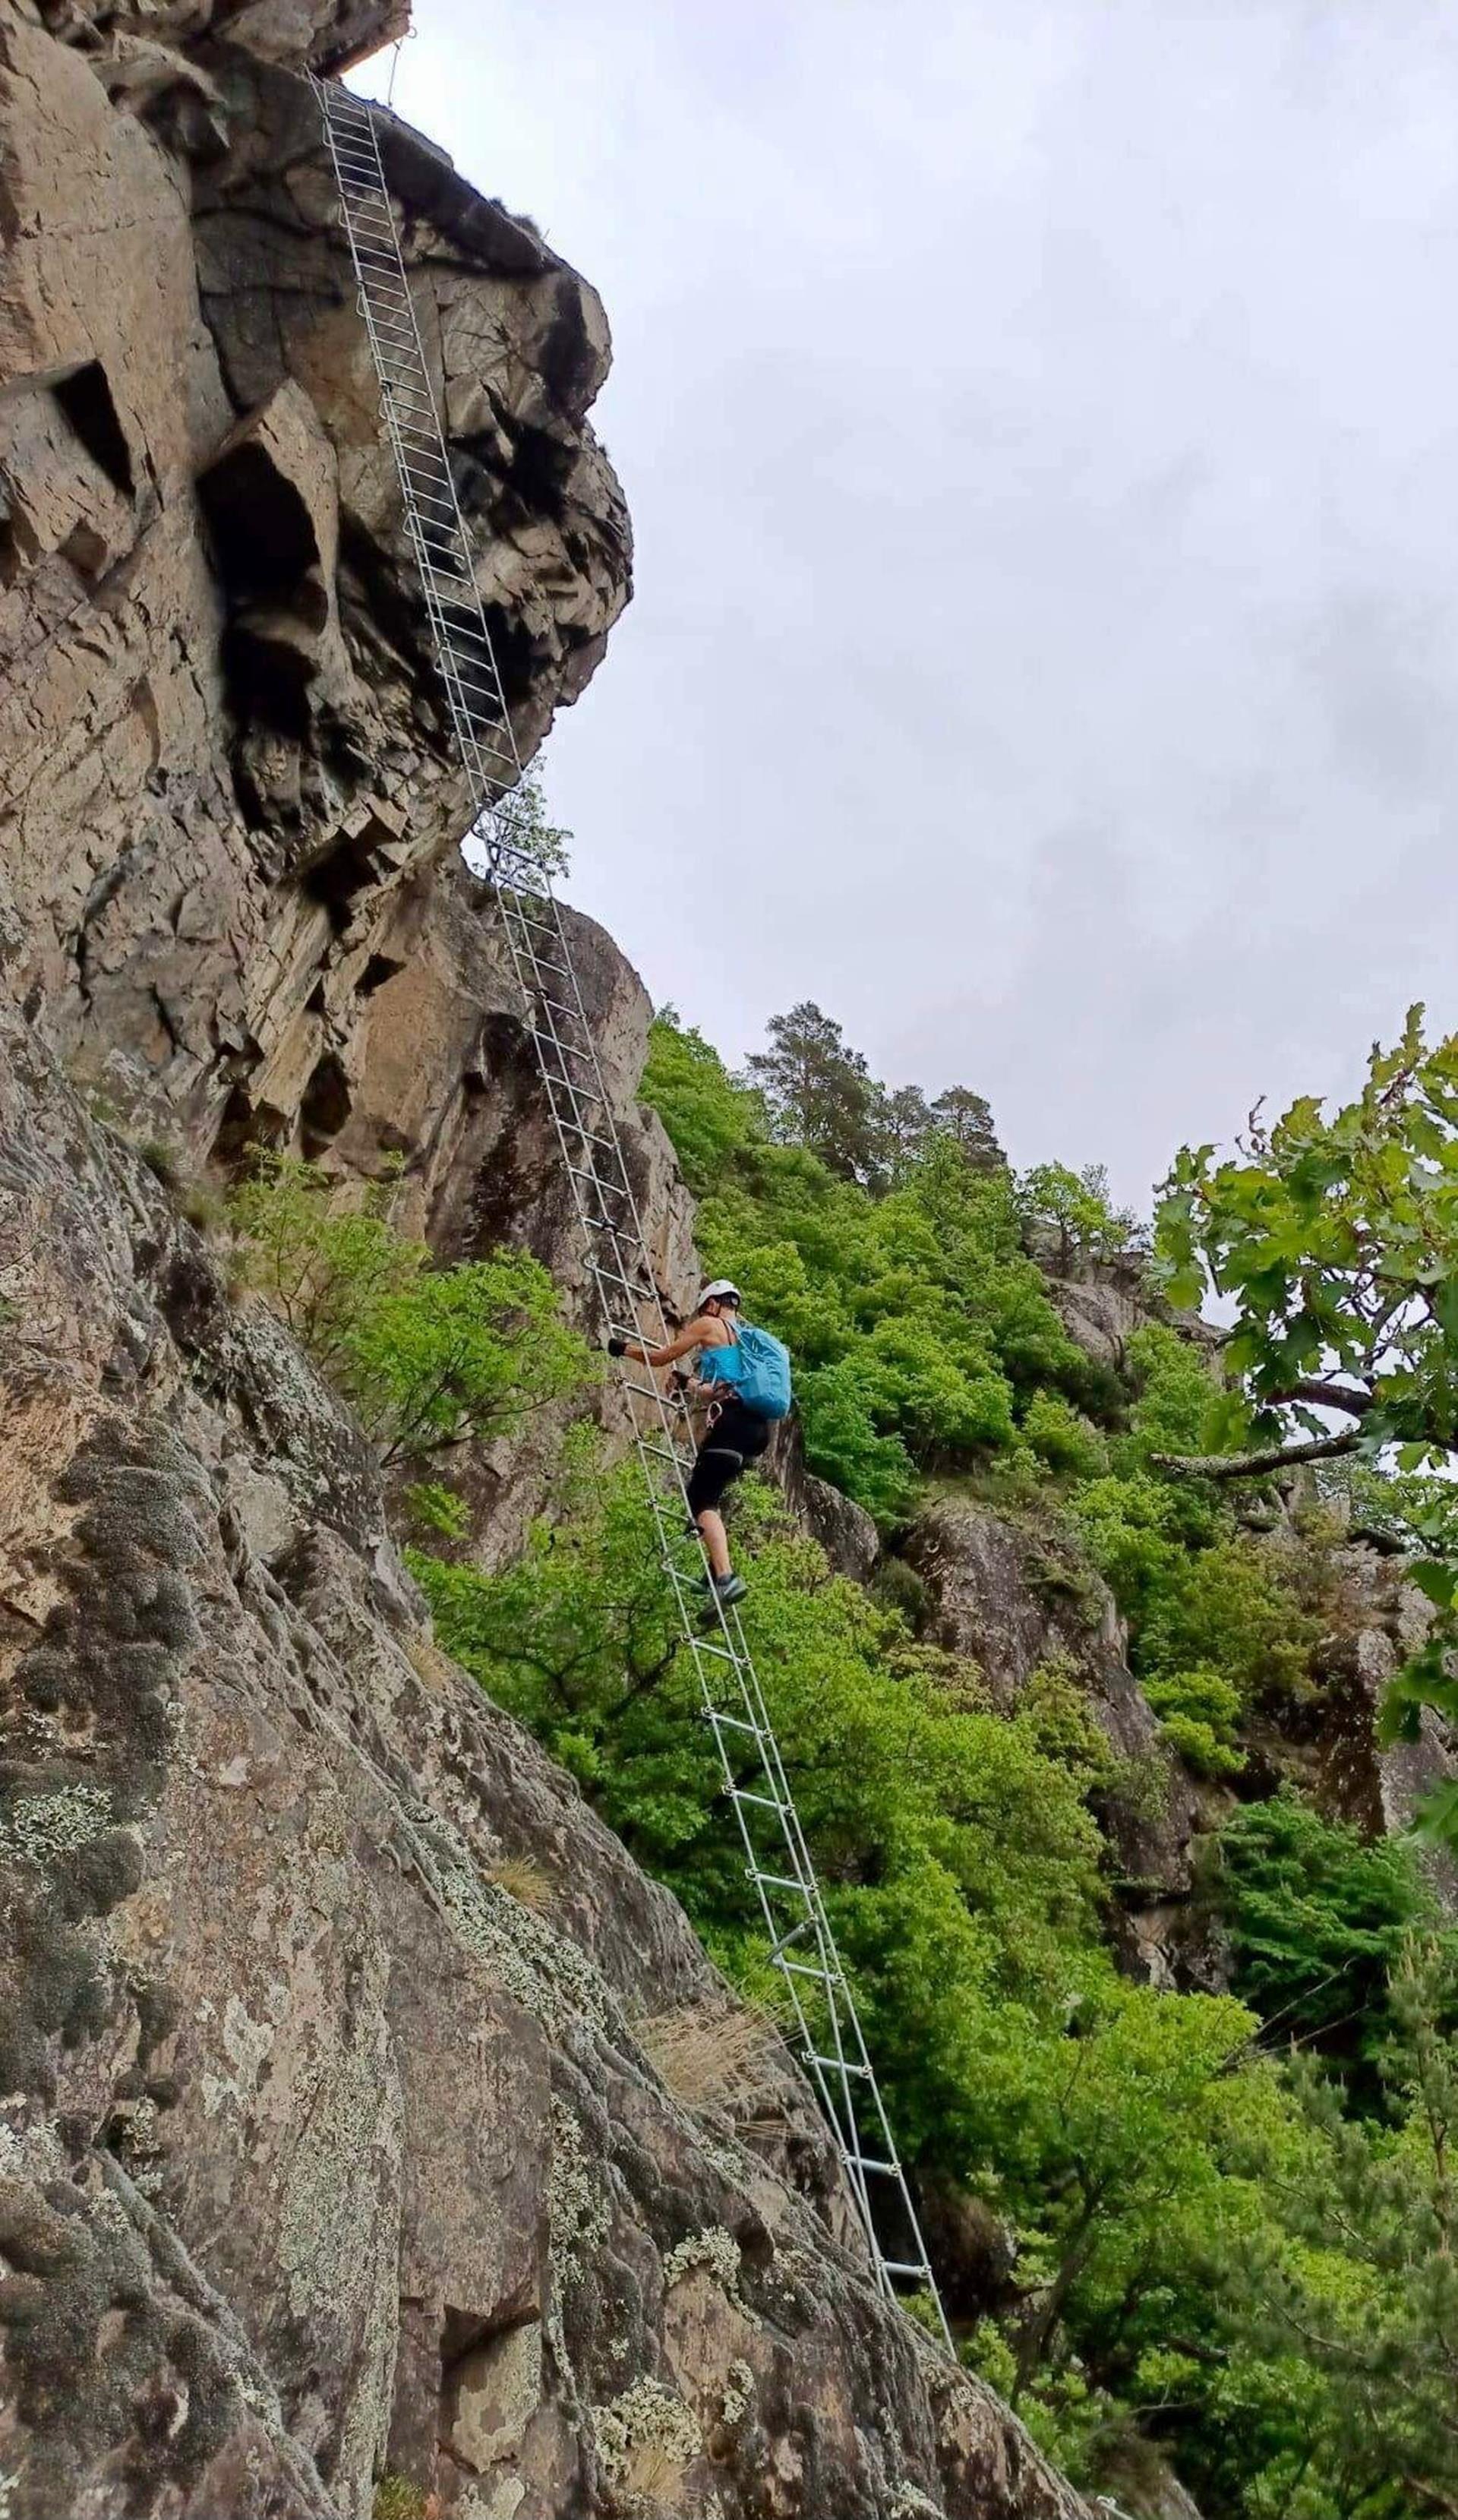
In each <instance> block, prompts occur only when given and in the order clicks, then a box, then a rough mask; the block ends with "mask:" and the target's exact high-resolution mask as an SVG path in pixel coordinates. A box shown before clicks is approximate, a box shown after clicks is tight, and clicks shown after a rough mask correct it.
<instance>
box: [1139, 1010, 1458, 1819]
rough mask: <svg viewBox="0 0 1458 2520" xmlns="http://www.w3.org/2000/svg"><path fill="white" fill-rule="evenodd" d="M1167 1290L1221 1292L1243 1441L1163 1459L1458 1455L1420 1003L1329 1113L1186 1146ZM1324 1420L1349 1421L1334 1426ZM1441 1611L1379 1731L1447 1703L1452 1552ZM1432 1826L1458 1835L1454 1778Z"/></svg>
mask: <svg viewBox="0 0 1458 2520" xmlns="http://www.w3.org/2000/svg"><path fill="white" fill-rule="evenodd" d="M1157 1234H1158V1248H1159V1251H1160V1254H1161V1257H1162V1259H1163V1262H1164V1265H1165V1268H1166V1272H1167V1283H1168V1285H1169V1290H1170V1293H1171V1296H1172V1298H1173V1299H1174V1300H1175V1301H1176V1302H1179V1303H1198V1302H1199V1301H1200V1299H1201V1297H1202V1295H1203V1294H1204V1293H1205V1291H1206V1290H1207V1289H1213V1290H1214V1291H1215V1293H1216V1294H1218V1295H1220V1296H1221V1297H1223V1298H1224V1299H1225V1300H1226V1301H1227V1302H1230V1303H1233V1305H1234V1307H1235V1316H1236V1318H1235V1326H1234V1328H1233V1330H1232V1331H1231V1334H1230V1336H1229V1339H1228V1340H1227V1342H1226V1346H1225V1353H1224V1361H1225V1366H1226V1370H1227V1372H1228V1373H1230V1374H1232V1375H1233V1376H1235V1377H1237V1378H1238V1380H1239V1381H1240V1383H1241V1384H1242V1386H1243V1388H1244V1390H1245V1391H1246V1393H1247V1394H1248V1396H1249V1399H1250V1402H1251V1406H1252V1413H1253V1414H1252V1419H1251V1432H1252V1435H1253V1438H1254V1442H1253V1444H1252V1445H1248V1446H1247V1447H1245V1448H1244V1449H1242V1450H1240V1451H1238V1452H1233V1453H1231V1452H1223V1453H1221V1454H1220V1455H1218V1456H1217V1457H1216V1458H1214V1459H1205V1458H1203V1457H1195V1458H1193V1459H1192V1458H1190V1457H1188V1456H1172V1457H1171V1460H1170V1462H1169V1463H1168V1464H1167V1465H1168V1466H1169V1467H1171V1468H1172V1469H1174V1470H1176V1471H1179V1472H1182V1473H1185V1474H1189V1473H1197V1474H1199V1475H1201V1476H1203V1477H1206V1478H1216V1479H1228V1478H1252V1477H1256V1476H1259V1475H1263V1474H1265V1473H1268V1472H1270V1471H1272V1470H1280V1469H1284V1468H1285V1467H1287V1466H1288V1465H1289V1464H1292V1463H1300V1462H1311V1461H1318V1460H1328V1459H1331V1458H1333V1457H1339V1456H1341V1455H1344V1454H1347V1453H1351V1452H1355V1451H1357V1450H1358V1449H1359V1448H1360V1450H1361V1451H1362V1452H1363V1453H1364V1454H1365V1455H1366V1456H1368V1457H1369V1458H1372V1459H1377V1458H1379V1457H1380V1456H1381V1455H1382V1453H1383V1451H1384V1448H1385V1447H1395V1448H1396V1460H1397V1463H1398V1465H1399V1467H1400V1468H1401V1469H1403V1470H1404V1471H1414V1470H1420V1469H1424V1468H1440V1467H1443V1466H1445V1465H1447V1464H1448V1463H1451V1461H1452V1459H1453V1457H1454V1455H1455V1452H1458V1036H1453V1037H1450V1038H1449V1039H1447V1040H1445V1041H1441V1042H1438V1043H1436V1044H1435V1045H1433V1046H1430V1045H1429V1044H1428V1042H1427V1041H1426V1040H1425V1038H1424V1033H1423V1023H1422V1009H1421V1008H1417V1007H1415V1008H1413V1009H1412V1011H1411V1012H1410V1013H1409V1015H1408V1018H1407V1023H1406V1025H1405V1027H1404V1030H1403V1033H1402V1037H1401V1039H1400V1041H1399V1042H1398V1043H1397V1044H1396V1046H1395V1047H1394V1048H1393V1049H1392V1050H1387V1051H1385V1050H1382V1049H1381V1048H1377V1049H1374V1051H1373V1053H1372V1056H1371V1059H1370V1061H1369V1063H1368V1069H1367V1075H1366V1079H1365V1082H1364V1084H1363V1086H1362V1089H1361V1092H1360V1093H1359V1094H1358V1095H1357V1096H1356V1097H1355V1099H1354V1100H1353V1101H1352V1102H1348V1103H1345V1104H1343V1105H1341V1106H1340V1107H1339V1108H1338V1109H1336V1110H1335V1111H1334V1112H1333V1113H1331V1115H1330V1116H1328V1115H1327V1114H1326V1113H1325V1111H1324V1109H1323V1106H1322V1104H1321V1102H1320V1101H1319V1100H1318V1099H1317V1098H1316V1097H1314V1096H1305V1097H1303V1099H1302V1100H1301V1101H1299V1102H1294V1103H1293V1104H1292V1105H1291V1107H1290V1109H1289V1110H1288V1111H1287V1112H1285V1114H1284V1115H1283V1116H1282V1118H1281V1119H1279V1120H1278V1121H1276V1122H1275V1123H1274V1124H1272V1125H1267V1124H1265V1123H1264V1122H1263V1121H1261V1120H1260V1119H1259V1117H1258V1118H1257V1119H1256V1120H1255V1121H1254V1122H1253V1124H1252V1127H1251V1131H1250V1134H1249V1137H1248V1139H1247V1141H1246V1143H1245V1144H1244V1145H1243V1147H1242V1148H1241V1149H1240V1150H1239V1153H1238V1155H1237V1156H1235V1157H1233V1158H1226V1159H1224V1160H1218V1159H1217V1158H1216V1154H1215V1148H1212V1147H1208V1146H1206V1147H1197V1148H1188V1147H1187V1148H1183V1149H1182V1151H1181V1152H1180V1154H1179V1155H1178V1156H1177V1157H1176V1159H1175V1162H1174V1165H1173V1167H1172V1169H1171V1174H1170V1177H1169V1180H1168V1182H1167V1183H1166V1184H1165V1186H1164V1190H1163V1193H1162V1195H1161V1199H1160V1205H1159V1212H1158V1218H1157ZM1332 1418H1339V1419H1341V1420H1342V1421H1344V1422H1343V1423H1342V1424H1341V1425H1340V1426H1339V1427H1337V1428H1335V1429H1334V1428H1333V1425H1332V1423H1331V1420H1332ZM1414 1572H1415V1576H1416V1580H1417V1581H1418V1582H1419V1583H1420V1584H1421V1585H1422V1586H1423V1587H1424V1589H1425V1590H1426V1591H1427V1592H1428V1593H1429V1596H1430V1598H1431V1599H1432V1600H1433V1602H1434V1604H1435V1606H1436V1611H1437V1613H1438V1615H1437V1617H1436V1620H1435V1622H1434V1626H1433V1629H1432V1632H1431V1633H1430V1636H1429V1639H1428V1643H1427V1644H1426V1645H1425V1647H1424V1648H1423V1649H1422V1650H1421V1651H1420V1652H1419V1654H1417V1655H1416V1656H1415V1657H1414V1659H1413V1660H1412V1661H1411V1662H1410V1663H1409V1665H1408V1666H1407V1669H1406V1670H1405V1672H1404V1673H1403V1674H1402V1675H1401V1676H1400V1677H1399V1680H1398V1682H1397V1684H1396V1686H1395V1687H1394V1688H1393V1689H1392V1692H1391V1694H1390V1699H1389V1710H1388V1726H1389V1731H1390V1733H1401V1734H1402V1735H1403V1736H1404V1737H1407V1738H1412V1737H1414V1736H1415V1735H1416V1733H1417V1731H1418V1729H1419V1726H1420V1724H1421V1721H1422V1716H1423V1711H1424V1708H1425V1707H1428V1706H1432V1707H1435V1708H1436V1709H1437V1711H1438V1712H1440V1713H1441V1714H1443V1715H1445V1716H1447V1717H1449V1718H1452V1717H1455V1716H1458V1681H1455V1680H1454V1678H1453V1675H1452V1667H1451V1657H1452V1654H1453V1652H1454V1649H1455V1647H1458V1557H1455V1556H1454V1555H1452V1554H1451V1553H1437V1554H1435V1556H1434V1557H1433V1558H1432V1559H1431V1560H1430V1561H1428V1562H1426V1563H1420V1564H1419V1565H1418V1566H1417V1567H1416V1568H1415V1570H1414ZM1429 1818H1430V1824H1431V1825H1432V1826H1433V1827H1434V1828H1435V1829H1436V1830H1438V1831H1439V1832H1441V1833H1443V1834H1445V1835H1448V1836H1458V1785H1453V1786H1449V1787H1447V1788H1445V1789H1444V1790H1443V1792H1442V1793H1441V1794H1440V1795H1439V1796H1438V1797H1436V1799H1435V1802H1434V1804H1433V1806H1432V1807H1431V1811H1430V1815H1429Z"/></svg>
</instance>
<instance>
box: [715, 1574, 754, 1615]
mask: <svg viewBox="0 0 1458 2520" xmlns="http://www.w3.org/2000/svg"><path fill="white" fill-rule="evenodd" d="M712 1589H713V1592H714V1595H715V1598H716V1599H717V1600H718V1601H719V1602H720V1604H721V1605H722V1607H723V1608H725V1609H726V1610H727V1609H728V1608H729V1603H730V1602H731V1601H742V1600H743V1598H744V1596H745V1594H746V1593H747V1592H748V1590H749V1586H748V1585H747V1584H746V1583H745V1581H744V1578H743V1576H742V1575H716V1576H715V1578H714V1582H713V1587H712Z"/></svg>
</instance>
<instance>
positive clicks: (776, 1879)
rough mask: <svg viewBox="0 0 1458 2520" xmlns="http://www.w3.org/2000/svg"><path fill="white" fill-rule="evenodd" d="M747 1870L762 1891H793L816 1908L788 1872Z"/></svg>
mask: <svg viewBox="0 0 1458 2520" xmlns="http://www.w3.org/2000/svg"><path fill="white" fill-rule="evenodd" d="M747 1870H748V1874H749V1878H750V1880H751V1881H757V1882H758V1883H759V1884H760V1887H761V1889H763V1890H793V1891H795V1892H796V1893H797V1895H798V1896H799V1897H800V1898H802V1899H803V1900H804V1902H805V1904H806V1906H807V1908H811V1907H814V1905H815V1901H814V1899H813V1897H812V1895H811V1893H810V1891H809V1890H808V1889H807V1888H806V1886H805V1883H804V1882H803V1881H797V1880H795V1879H794V1878H793V1877H792V1876H791V1875H790V1874H789V1873H788V1872H761V1870H760V1868H759V1867H758V1865H755V1864H751V1865H749V1866H748V1867H747ZM818 2062H819V2063H820V2064H823V2063H824V2062H825V2059H824V2057H823V2056H822V2057H820V2058H819V2059H818Z"/></svg>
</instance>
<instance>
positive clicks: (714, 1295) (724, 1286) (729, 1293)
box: [698, 1278, 744, 1308]
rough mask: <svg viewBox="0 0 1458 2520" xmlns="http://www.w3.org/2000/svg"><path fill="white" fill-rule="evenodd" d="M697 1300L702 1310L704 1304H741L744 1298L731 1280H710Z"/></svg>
mask: <svg viewBox="0 0 1458 2520" xmlns="http://www.w3.org/2000/svg"><path fill="white" fill-rule="evenodd" d="M698 1300H699V1305H700V1307H701V1308H702V1306H703V1305H705V1304H742V1302H743V1301H744V1298H743V1296H742V1295H741V1294H740V1292H739V1289H738V1287H737V1286H736V1285H735V1284H734V1282H733V1280H732V1278H711V1279H710V1281H709V1283H708V1284H707V1286H706V1287H705V1288H704V1291H703V1293H702V1294H701V1295H700V1297H699V1299H698Z"/></svg>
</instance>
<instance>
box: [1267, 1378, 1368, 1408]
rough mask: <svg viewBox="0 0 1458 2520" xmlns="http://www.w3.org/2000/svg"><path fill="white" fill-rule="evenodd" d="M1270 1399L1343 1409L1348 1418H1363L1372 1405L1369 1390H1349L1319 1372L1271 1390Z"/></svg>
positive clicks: (1278, 1404)
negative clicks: (1307, 1402) (1280, 1389)
mask: <svg viewBox="0 0 1458 2520" xmlns="http://www.w3.org/2000/svg"><path fill="white" fill-rule="evenodd" d="M1271 1399H1272V1401H1273V1402H1274V1403H1275V1404H1276V1405H1277V1406H1281V1405H1284V1404H1285V1403H1286V1402H1288V1401H1292V1400H1306V1401H1309V1402H1310V1404H1311V1406H1312V1408H1313V1409H1345V1410H1346V1411H1347V1414H1348V1417H1350V1418H1365V1417H1366V1414H1367V1412H1368V1410H1369V1409H1371V1408H1372V1407H1373V1406H1374V1400H1373V1395H1372V1393H1371V1392H1370V1391H1351V1390H1348V1387H1347V1385H1346V1384H1345V1383H1341V1382H1325V1381H1323V1380H1322V1378H1321V1377H1320V1375H1319V1374H1317V1375H1311V1374H1305V1375H1303V1377H1302V1379H1301V1381H1300V1382H1293V1383H1290V1384H1289V1385H1288V1386H1287V1388H1286V1390H1284V1391H1275V1392H1272V1394H1271Z"/></svg>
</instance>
